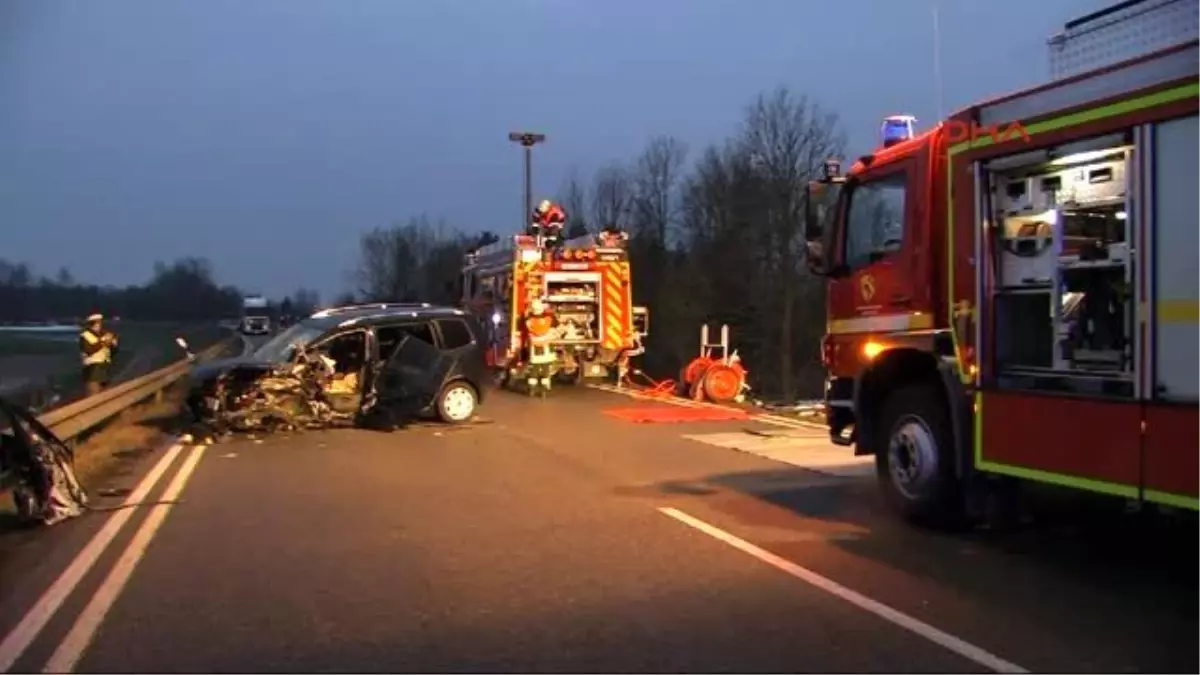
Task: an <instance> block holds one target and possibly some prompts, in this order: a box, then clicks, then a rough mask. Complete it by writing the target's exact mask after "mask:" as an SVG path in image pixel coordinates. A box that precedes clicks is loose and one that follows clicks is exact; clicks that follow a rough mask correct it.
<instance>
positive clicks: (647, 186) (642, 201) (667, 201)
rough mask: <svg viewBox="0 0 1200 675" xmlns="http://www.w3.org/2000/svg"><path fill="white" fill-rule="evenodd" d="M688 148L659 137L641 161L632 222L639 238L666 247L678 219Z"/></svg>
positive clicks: (639, 158) (635, 188)
mask: <svg viewBox="0 0 1200 675" xmlns="http://www.w3.org/2000/svg"><path fill="white" fill-rule="evenodd" d="M686 159H687V146H685V145H684V144H683V142H682V141H680V140H679V139H676V138H673V137H671V136H656V137H654V138H653V139H651V140H650V142H649V143H648V144H647V145H646V149H645V150H643V151H642V154H641V156H640V157H638V160H637V165H636V173H635V174H634V177H633V180H632V182H633V187H634V196H633V199H632V200H631V206H632V212H633V213H632V216H633V217H632V221H633V223H632V224H633V226H634V229H635V232H636V234H637V235H638V236H639V237H649V238H653V240H654V241H655V242H657V243H658V244H659V245H660V246H662V247H664V248H665V247H666V245H667V240H668V235H669V230H670V228H671V225H672V224H673V223H674V222H675V220H676V216H677V215H678V208H679V207H678V194H677V193H678V187H679V182H680V178H681V175H680V174H681V172H682V171H683V163H684V160H686Z"/></svg>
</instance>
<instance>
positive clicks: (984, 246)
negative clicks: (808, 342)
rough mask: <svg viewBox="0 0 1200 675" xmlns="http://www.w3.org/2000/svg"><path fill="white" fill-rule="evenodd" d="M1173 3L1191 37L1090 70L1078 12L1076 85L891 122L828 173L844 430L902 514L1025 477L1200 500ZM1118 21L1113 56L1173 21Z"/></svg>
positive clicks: (1193, 304)
mask: <svg viewBox="0 0 1200 675" xmlns="http://www.w3.org/2000/svg"><path fill="white" fill-rule="evenodd" d="M1138 4H1139V3H1136V2H1133V3H1131V2H1125V3H1122V5H1119V6H1117V7H1115V8H1113V10H1110V12H1118V11H1125V12H1128V11H1129V10H1130V8H1131V6H1133V5H1138ZM1172 4H1174V6H1175V8H1176V9H1180V8H1182V10H1183V12H1182V18H1179V17H1178V16H1176V17H1175V18H1174V19H1171V20H1170V21H1169V22H1168V23H1171V24H1172V25H1171V26H1164V25H1163V24H1162V22H1161V21H1160V23H1159V24H1157V27H1158V29H1161V30H1159V31H1158V33H1162V32H1164V31H1167V29H1168V28H1169V29H1170V31H1174V33H1173V34H1177V33H1178V30H1179V24H1180V22H1183V29H1184V32H1185V33H1190V37H1189V39H1188V40H1187V41H1186V42H1184V43H1182V44H1180V43H1176V44H1174V45H1173V46H1170V47H1167V48H1159V49H1156V51H1154V52H1153V53H1149V54H1145V55H1141V56H1137V57H1136V58H1132V59H1127V60H1123V61H1121V62H1120V63H1117V64H1113V65H1107V66H1105V67H1101V68H1099V69H1096V68H1092V69H1090V70H1088V71H1087V72H1083V73H1080V74H1071V73H1070V72H1069V71H1071V70H1072V69H1078V68H1079V66H1080V65H1081V64H1083V63H1085V62H1086V58H1087V57H1088V55H1089V54H1090V55H1096V54H1104V53H1106V51H1105V50H1097V49H1094V48H1092V49H1090V50H1089V49H1088V48H1087V45H1086V44H1083V42H1086V40H1087V39H1090V37H1087V36H1085V35H1084V34H1083V33H1081V32H1080V31H1079V24H1078V22H1073V24H1068V35H1066V36H1065V37H1060V38H1059V39H1058V40H1057V43H1056V42H1055V41H1052V48H1053V49H1056V50H1057V56H1052V59H1055V63H1056V65H1057V66H1058V70H1059V73H1060V74H1061V75H1065V77H1062V78H1061V79H1058V80H1056V81H1054V82H1053V83H1051V84H1048V85H1045V86H1041V87H1037V88H1033V89H1029V90H1027V91H1021V92H1018V93H1015V94H1012V95H1009V96H1005V97H1003V98H998V99H995V100H991V101H988V102H986V103H982V104H979V105H975V106H972V107H970V108H968V109H966V110H963V111H962V112H960V113H958V114H956V115H954V116H953V117H952V118H951V119H952V120H953V121H954V122H953V123H951V124H946V123H943V124H940V125H938V126H937V127H936V128H934V129H932V130H930V131H927V132H925V133H922V134H919V135H918V134H915V133H914V132H913V131H912V128H911V122H912V119H911V118H889V120H888V121H887V122H885V124H884V127H883V136H884V142H883V147H881V148H879V149H878V150H877V151H875V152H873V153H872V154H870V155H867V156H865V157H862V158H861V159H859V160H858V161H857V162H855V163H854V164H853V166H852V167H851V168H850V169H849V170H848V171H846V172H845V175H840V169H839V167H838V165H837V163H836V162H830V163H828V164H827V167H826V169H827V171H826V176H825V178H824V179H823V180H821V181H816V182H814V183H812V184H810V186H809V193H808V196H809V210H808V213H807V222H806V238H807V239H808V245H809V252H810V255H809V265H810V268H811V269H812V270H813V272H814V273H817V274H820V275H823V276H825V277H827V278H828V284H829V285H828V301H827V302H828V326H827V331H826V333H827V334H826V337H825V339H824V343H823V347H822V358H823V361H824V363H825V366H826V368H827V370H828V380H827V383H826V405H827V413H826V414H827V421H828V424H829V428H830V434H831V437H832V439H833V440H834V442H835V443H838V444H841V445H853V446H854V447H855V454H858V455H874V457H875V463H876V467H877V473H878V476H879V481H880V484H881V487H882V488H883V491H884V493H885V494H886V495H887V497H888V500H889V502H891V503H892V504H893V505H894V506H895V507H896V508H897V510H898V511H899V512H900V513H902V514H903V515H905V516H906V517H909V518H910V519H913V520H923V521H930V520H939V519H941V518H943V517H946V516H950V515H952V514H953V515H955V516H957V515H960V514H961V513H962V507H963V506H964V505H965V504H966V503H967V501H968V500H966V499H964V497H967V496H970V495H973V494H974V495H977V494H979V493H980V491H979V490H976V488H978V487H981V486H988V485H994V484H1006V483H1007V484H1015V483H1018V482H1019V481H1020V480H1030V481H1040V482H1045V483H1051V484H1057V485H1060V486H1067V487H1072V488H1078V489H1080V490H1088V491H1093V492H1098V493H1105V494H1110V495H1115V496H1119V497H1123V498H1127V499H1131V500H1138V501H1139V502H1148V503H1157V504H1163V505H1169V506H1174V507H1179V508H1184V509H1191V510H1196V509H1197V507H1198V500H1197V492H1198V490H1197V482H1198V481H1197V476H1198V473H1200V461H1198V460H1200V443H1198V440H1197V429H1198V427H1200V415H1198V406H1197V390H1198V386H1197V379H1198V378H1197V371H1198V361H1197V344H1198V342H1200V336H1198V334H1197V299H1198V292H1197V285H1198V282H1197V278H1198V272H1197V258H1198V250H1197V249H1198V241H1197V239H1198V237H1197V233H1198V231H1200V230H1198V225H1197V223H1198V222H1200V210H1198V208H1197V198H1196V195H1197V189H1198V188H1197V185H1200V171H1198V166H1197V164H1198V161H1197V145H1198V141H1200V139H1198V136H1197V130H1198V126H1197V93H1198V91H1200V85H1198V80H1197V76H1198V73H1197V60H1198V57H1200V49H1198V43H1197V41H1196V5H1195V3H1194V2H1175V3H1171V2H1167V3H1161V2H1160V3H1158V6H1159V8H1162V7H1169V6H1171V5H1172ZM1133 9H1138V10H1141V14H1140V15H1138V18H1137V19H1132V18H1131V19H1130V21H1135V20H1137V21H1144V20H1145V19H1146V10H1147V8H1146V7H1144V6H1143V7H1140V8H1138V7H1134V8H1133ZM1104 14H1105V13H1099V14H1097V15H1093V16H1091V17H1087V20H1088V21H1093V20H1097V21H1098V20H1099V18H1105V19H1106V20H1107V25H1108V27H1109V30H1107V31H1101V33H1102V36H1103V38H1104V39H1105V40H1106V41H1108V42H1106V46H1107V47H1114V46H1116V45H1117V44H1118V43H1119V42H1120V38H1121V34H1122V32H1123V31H1126V29H1128V30H1133V31H1134V32H1136V33H1138V35H1137V36H1135V37H1136V38H1137V39H1134V40H1132V42H1138V41H1139V40H1140V41H1142V42H1143V43H1144V41H1145V40H1146V39H1147V38H1148V37H1149V36H1152V35H1154V34H1156V32H1155V30H1150V29H1148V28H1147V27H1146V26H1145V25H1144V24H1143V25H1141V26H1140V28H1139V27H1135V26H1133V25H1131V24H1129V23H1126V24H1125V28H1121V27H1120V26H1116V24H1117V23H1119V22H1118V21H1117V19H1120V17H1114V16H1112V15H1111V13H1110V15H1108V16H1104ZM1130 16H1131V17H1132V16H1133V15H1132V14H1131V15H1130ZM1189 21H1190V29H1188V27H1187V26H1188V22H1189ZM1114 26H1116V27H1114ZM1072 30H1074V31H1075V35H1078V36H1079V37H1078V41H1077V42H1078V43H1072V40H1075V39H1076V38H1075V37H1073V36H1072V35H1071V34H1070V33H1071V31H1072ZM1160 47H1161V45H1160ZM1108 51H1112V49H1109V50H1108ZM1093 65H1094V64H1093ZM963 129H967V130H969V133H967V134H965V137H964V134H963V133H962V130H963ZM1004 477H1007V479H1006V478H1004ZM1013 479H1015V480H1013Z"/></svg>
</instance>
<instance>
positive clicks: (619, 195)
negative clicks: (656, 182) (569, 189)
mask: <svg viewBox="0 0 1200 675" xmlns="http://www.w3.org/2000/svg"><path fill="white" fill-rule="evenodd" d="M632 201H633V184H632V182H631V181H630V176H629V172H628V171H627V170H626V169H625V167H623V166H621V165H620V164H617V163H613V164H609V165H608V166H605V167H604V168H602V169H600V170H599V171H597V172H596V178H595V187H594V188H592V217H591V218H590V221H591V222H592V223H594V225H595V227H597V228H601V227H607V226H617V227H621V228H625V227H627V226H628V224H629V223H628V220H629V212H630V207H631V205H632Z"/></svg>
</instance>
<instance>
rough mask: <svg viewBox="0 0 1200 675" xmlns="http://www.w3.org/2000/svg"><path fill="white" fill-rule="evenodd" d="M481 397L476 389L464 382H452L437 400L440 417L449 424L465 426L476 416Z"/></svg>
mask: <svg viewBox="0 0 1200 675" xmlns="http://www.w3.org/2000/svg"><path fill="white" fill-rule="evenodd" d="M478 402H479V397H478V396H476V395H475V389H474V388H473V387H472V386H471V385H470V384H468V383H466V382H463V381H458V382H451V383H450V384H447V385H446V386H445V388H443V389H442V393H440V394H438V398H437V413H438V417H439V418H441V420H442V421H443V422H446V423H448V424H463V423H464V422H469V421H470V420H471V418H472V417H474V416H475V407H476V405H477V404H478Z"/></svg>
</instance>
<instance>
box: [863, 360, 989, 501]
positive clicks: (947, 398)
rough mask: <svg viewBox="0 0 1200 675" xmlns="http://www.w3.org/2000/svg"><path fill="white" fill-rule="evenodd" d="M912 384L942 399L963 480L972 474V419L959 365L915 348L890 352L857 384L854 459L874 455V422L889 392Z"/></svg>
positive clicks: (957, 469)
mask: <svg viewBox="0 0 1200 675" xmlns="http://www.w3.org/2000/svg"><path fill="white" fill-rule="evenodd" d="M913 384H927V385H930V386H932V387H933V388H934V389H935V390H936V391H937V392H938V393H939V394H940V395H941V399H942V404H943V405H945V406H946V409H947V412H948V414H949V417H950V427H951V432H952V433H953V436H954V457H955V466H954V470H955V474H956V475H957V476H958V477H960V478H961V477H964V476H966V475H967V473H968V472H969V471H970V470H971V466H972V463H971V461H970V449H971V444H970V442H969V439H970V430H971V419H970V414H969V406H968V404H967V401H968V399H967V392H966V389H965V387H963V384H962V381H961V380H960V379H959V377H958V368H957V361H956V360H954V359H953V358H952V357H942V358H939V357H938V356H936V355H935V354H933V353H932V352H929V351H926V350H923V349H916V348H912V347H898V348H895V349H889V350H887V351H885V352H883V353H882V354H880V355H879V357H878V358H877V359H876V360H875V361H874V362H873V363H872V364H871V366H870V367H869V368H867V369H866V370H864V371H863V373H862V374H861V375H860V376H859V377H858V378H857V379H856V380H855V382H854V410H855V418H856V424H857V429H856V432H855V436H856V439H857V442H856V444H855V450H854V454H855V455H873V454H875V451H876V450H877V449H876V448H874V447H872V444H873V439H874V438H875V437H876V435H875V431H876V430H875V429H874V425H875V420H876V418H877V416H878V414H879V412H880V410H881V408H882V406H883V402H884V399H885V398H886V397H887V394H888V392H889V391H894V390H896V389H899V388H900V387H904V386H907V385H913Z"/></svg>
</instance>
